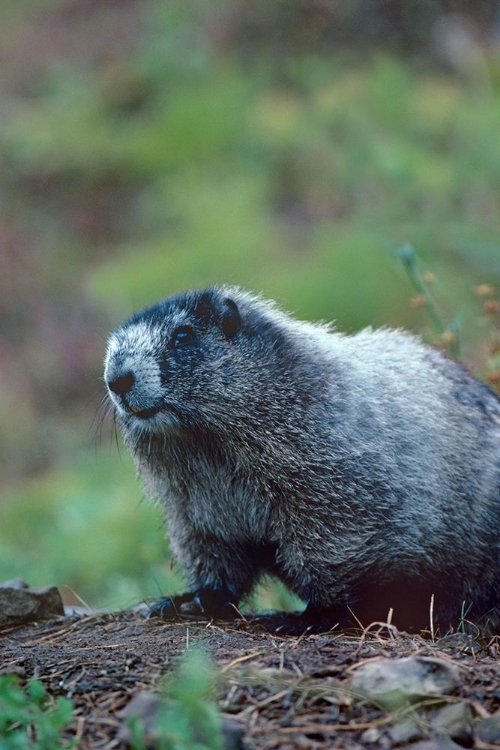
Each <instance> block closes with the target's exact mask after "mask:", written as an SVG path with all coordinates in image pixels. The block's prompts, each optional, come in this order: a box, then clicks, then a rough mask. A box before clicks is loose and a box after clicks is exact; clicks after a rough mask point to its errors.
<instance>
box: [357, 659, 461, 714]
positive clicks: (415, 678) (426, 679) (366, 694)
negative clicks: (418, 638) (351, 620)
mask: <svg viewBox="0 0 500 750" xmlns="http://www.w3.org/2000/svg"><path fill="white" fill-rule="evenodd" d="M459 685H460V673H459V671H458V667H456V666H455V665H454V664H449V663H448V662H446V661H444V660H442V659H435V658H433V657H428V656H409V657H406V658H403V659H373V660H371V661H369V662H367V663H366V664H363V665H362V666H360V667H359V668H358V669H357V670H356V671H355V672H354V676H353V678H352V683H351V690H352V693H353V697H354V698H355V699H356V698H360V699H362V700H365V701H369V702H370V703H375V704H377V705H379V706H383V707H384V708H387V709H390V710H392V709H397V708H401V707H403V706H406V705H408V704H409V703H415V702H416V701H418V700H420V699H421V698H425V697H428V696H435V695H444V694H447V693H451V692H453V691H454V690H456V688H457V687H458V686H459Z"/></svg>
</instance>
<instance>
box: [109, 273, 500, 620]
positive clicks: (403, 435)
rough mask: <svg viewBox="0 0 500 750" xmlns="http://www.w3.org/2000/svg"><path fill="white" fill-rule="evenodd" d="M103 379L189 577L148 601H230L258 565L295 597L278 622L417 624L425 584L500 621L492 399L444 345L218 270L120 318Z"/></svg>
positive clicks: (220, 612) (464, 611)
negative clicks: (291, 306) (203, 285)
mask: <svg viewBox="0 0 500 750" xmlns="http://www.w3.org/2000/svg"><path fill="white" fill-rule="evenodd" d="M105 379H106V383H107V386H108V390H109V397H110V399H111V401H112V403H113V407H114V410H115V412H116V418H117V421H118V423H119V425H120V427H121V429H122V431H123V434H124V437H125V441H126V443H127V445H128V447H129V448H130V450H131V452H132V455H133V456H134V458H135V461H136V463H137V465H138V468H139V472H140V474H141V475H142V477H143V478H144V481H145V483H146V489H147V492H148V493H149V494H150V495H152V496H154V497H155V498H157V499H158V500H159V501H160V502H161V503H162V504H163V505H164V508H165V512H166V517H167V523H168V530H169V535H170V541H171V546H172V549H173V552H174V555H175V557H176V559H177V560H178V562H179V563H180V564H181V565H182V566H183V567H184V568H185V569H186V571H187V573H188V576H189V591H188V592H187V593H186V594H183V595H180V596H174V597H169V598H167V599H164V600H162V601H161V602H159V603H158V604H157V605H155V607H154V609H153V611H154V613H155V614H159V615H161V616H164V617H170V616H174V615H176V614H177V613H179V612H180V613H182V612H190V613H193V612H197V613H198V614H199V613H203V614H205V615H206V616H207V617H222V618H227V617H235V616H237V610H236V607H237V605H238V603H239V601H240V600H241V598H242V597H243V596H244V595H245V594H248V593H249V592H250V591H251V589H252V587H253V586H254V584H255V583H256V581H257V580H258V578H259V577H260V576H261V575H262V574H263V573H268V574H271V575H273V576H275V577H277V578H279V579H280V580H281V581H283V582H284V583H285V584H286V585H287V586H288V587H289V588H290V589H291V590H292V591H294V592H295V593H296V594H298V595H299V596H300V597H302V599H304V600H305V601H306V602H307V607H306V609H305V611H304V612H303V613H293V614H288V615H286V614H284V613H281V614H280V613H278V614H275V615H269V616H267V617H262V618H261V619H262V622H263V624H264V625H265V626H266V627H269V628H271V629H277V628H281V629H282V630H284V631H288V632H297V633H298V632H302V631H304V630H316V631H319V630H323V629H326V628H329V627H331V626H333V625H335V624H336V623H339V624H340V625H341V626H346V625H348V624H349V623H350V622H353V621H354V622H355V619H354V618H358V620H359V621H361V622H362V623H363V625H368V624H369V623H370V622H372V621H374V620H385V619H386V618H387V615H388V612H389V609H390V608H393V611H394V613H393V622H394V624H395V625H397V626H399V627H401V628H406V629H420V628H425V627H429V623H430V620H429V613H430V603H431V597H433V617H434V620H433V624H434V627H439V628H440V629H441V632H444V631H446V630H448V628H449V627H450V626H452V627H456V626H457V624H458V623H459V621H460V618H461V617H463V616H464V615H465V616H466V617H467V619H468V620H472V621H475V622H478V621H481V622H482V623H483V624H485V625H486V626H487V627H488V629H489V630H490V632H491V631H494V630H495V629H497V628H498V627H499V624H500V617H499V609H498V607H499V604H500V400H499V399H498V398H497V396H495V394H494V393H493V392H492V391H490V390H489V389H488V388H487V387H486V386H485V385H484V384H482V383H481V382H479V381H478V380H475V379H474V378H472V377H471V376H470V375H468V373H467V372H466V371H465V369H464V368H463V367H462V366H460V365H458V364H456V363H454V362H452V361H450V360H449V359H447V358H446V357H445V356H444V355H443V354H441V353H440V352H439V351H437V350H434V349H432V348H430V347H427V346H424V345H423V344H421V343H420V342H419V340H418V339H417V338H415V337H414V336H412V335H409V334H407V333H404V332H401V331H394V330H376V331H374V330H372V329H366V330H363V331H361V332H359V333H357V334H355V335H353V336H347V335H343V334H340V333H337V332H335V331H331V330H330V329H329V328H328V327H327V326H324V325H313V324H310V323H304V322H300V321H298V320H295V319H293V318H292V317H290V316H288V315H286V314H285V313H283V312H281V311H280V310H278V309H277V308H276V306H275V305H274V304H273V303H270V302H266V301H264V300H262V299H260V298H257V297H254V296H252V295H250V294H248V293H246V292H244V291H241V290H240V289H237V288H230V287H217V288H214V289H210V290H208V291H203V292H188V293H185V294H181V295H178V296H175V297H172V298H170V299H166V300H164V301H162V302H159V303H158V304H156V305H153V306H151V307H148V308H146V309H145V310H142V311H141V312H139V313H137V314H136V315H134V316H132V317H131V318H130V319H129V320H127V321H126V322H125V323H123V324H122V325H121V326H119V327H118V329H117V330H116V331H115V332H114V333H113V334H112V335H111V337H110V339H109V344H108V351H107V356H106V367H105ZM353 616H354V617H353Z"/></svg>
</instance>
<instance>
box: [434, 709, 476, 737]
mask: <svg viewBox="0 0 500 750" xmlns="http://www.w3.org/2000/svg"><path fill="white" fill-rule="evenodd" d="M429 723H430V726H431V728H432V730H433V731H435V732H436V733H439V734H447V735H448V736H449V737H451V738H452V739H453V740H456V741H457V742H458V743H459V744H461V745H466V746H469V747H470V745H472V737H473V728H474V715H473V713H472V709H471V706H470V704H469V703H467V702H466V701H461V702H460V703H449V704H448V705H446V706H443V707H442V708H439V709H438V710H437V711H434V712H433V713H432V714H431V715H429Z"/></svg>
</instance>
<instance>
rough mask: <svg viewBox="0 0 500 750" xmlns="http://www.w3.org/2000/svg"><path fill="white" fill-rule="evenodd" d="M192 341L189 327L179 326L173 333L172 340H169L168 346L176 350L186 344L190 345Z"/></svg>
mask: <svg viewBox="0 0 500 750" xmlns="http://www.w3.org/2000/svg"><path fill="white" fill-rule="evenodd" d="M193 339H194V331H193V329H192V328H191V327H190V326H181V327H180V328H177V330H176V331H174V332H173V334H172V338H171V339H170V346H173V347H175V348H176V349H178V348H180V347H181V346H185V345H186V344H190V343H191V342H192V341H193Z"/></svg>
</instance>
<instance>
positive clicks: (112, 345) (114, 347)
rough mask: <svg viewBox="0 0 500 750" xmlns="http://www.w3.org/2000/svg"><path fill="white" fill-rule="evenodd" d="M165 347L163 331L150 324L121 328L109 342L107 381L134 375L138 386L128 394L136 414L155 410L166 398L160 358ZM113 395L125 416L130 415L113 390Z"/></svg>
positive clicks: (106, 368) (111, 394)
mask: <svg viewBox="0 0 500 750" xmlns="http://www.w3.org/2000/svg"><path fill="white" fill-rule="evenodd" d="M163 345H164V339H163V337H162V335H161V330H160V329H159V328H158V327H156V326H154V325H149V324H148V323H146V322H140V323H134V324H133V325H131V326H128V327H126V328H121V329H120V328H119V329H118V330H117V331H115V332H114V333H113V334H112V335H111V337H110V339H109V342H108V349H107V352H106V359H105V365H104V378H105V380H106V382H109V381H111V380H114V379H116V378H119V377H121V376H123V375H125V374H126V373H132V374H133V376H134V384H133V385H132V387H131V388H130V391H129V392H128V393H127V394H126V397H127V402H128V404H129V406H130V409H131V410H132V411H140V410H142V409H148V408H151V407H152V406H153V405H154V404H156V403H157V402H158V398H159V397H161V395H162V382H161V375H160V368H159V364H158V359H159V356H160V353H161V349H162V346H163ZM109 395H110V398H111V400H112V401H113V403H114V405H115V406H116V408H117V409H118V411H119V412H120V413H121V414H126V413H128V412H127V410H126V409H125V408H124V406H123V403H122V401H121V399H120V397H119V396H117V395H116V394H115V393H113V392H112V391H111V390H109Z"/></svg>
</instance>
